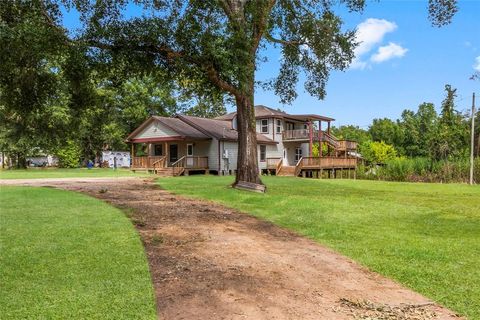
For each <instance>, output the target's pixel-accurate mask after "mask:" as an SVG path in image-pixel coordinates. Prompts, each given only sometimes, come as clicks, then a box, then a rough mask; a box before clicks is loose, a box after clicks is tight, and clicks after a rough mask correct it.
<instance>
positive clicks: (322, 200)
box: [159, 176, 480, 319]
mask: <svg viewBox="0 0 480 320" xmlns="http://www.w3.org/2000/svg"><path fill="white" fill-rule="evenodd" d="M263 180H264V182H265V183H266V185H267V187H268V192H267V194H265V195H263V194H256V193H250V192H246V191H238V190H233V189H231V188H228V187H227V185H228V184H230V183H231V182H233V181H232V178H230V177H214V176H190V177H183V178H171V179H161V180H159V183H160V184H161V186H163V187H164V188H166V189H167V190H170V191H173V192H174V193H178V194H184V195H189V196H193V197H197V198H203V199H209V200H214V201H216V202H219V203H222V204H224V205H227V206H229V207H233V208H237V209H240V210H242V211H244V212H248V213H251V214H253V215H255V216H257V217H260V218H263V219H266V220H269V221H272V222H274V223H276V224H278V225H281V226H284V227H287V228H289V229H292V230H295V231H297V232H299V233H300V234H303V235H305V236H307V237H310V238H312V239H314V240H316V241H318V242H320V243H322V244H325V245H327V246H329V247H331V248H333V249H335V250H337V251H339V252H341V253H343V254H345V255H347V256H349V257H352V258H353V259H355V260H357V261H358V262H360V263H361V264H363V265H365V266H367V267H368V268H370V269H371V270H374V271H377V272H379V273H381V274H384V275H386V276H388V277H391V278H394V279H396V280H398V281H399V282H401V283H403V284H404V285H406V286H408V287H410V288H412V289H414V290H416V291H418V292H420V293H422V294H424V295H426V296H428V297H430V298H432V299H434V300H435V301H438V302H440V303H441V304H443V305H445V306H447V307H449V308H452V309H453V310H455V311H457V312H459V313H461V314H463V315H467V316H468V317H469V319H480V187H479V186H474V187H470V186H467V185H458V184H444V185H441V184H412V183H395V182H379V181H360V180H356V181H353V180H315V179H298V178H281V177H265V178H263Z"/></svg>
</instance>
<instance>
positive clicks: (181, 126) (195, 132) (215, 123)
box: [126, 115, 277, 144]
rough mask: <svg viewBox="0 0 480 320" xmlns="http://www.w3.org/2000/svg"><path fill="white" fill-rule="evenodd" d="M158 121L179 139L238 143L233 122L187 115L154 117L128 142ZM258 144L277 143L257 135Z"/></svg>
mask: <svg viewBox="0 0 480 320" xmlns="http://www.w3.org/2000/svg"><path fill="white" fill-rule="evenodd" d="M154 121H158V122H159V123H161V124H162V125H164V126H165V127H167V128H169V129H171V130H173V131H174V132H175V133H177V134H178V136H175V137H178V138H182V139H185V138H188V139H211V138H215V139H218V140H226V141H237V140H238V132H237V130H235V129H233V128H232V122H231V121H224V120H216V119H207V118H199V117H193V116H186V115H177V116H175V118H167V117H159V116H152V117H150V118H149V119H148V120H146V121H145V122H144V123H142V124H141V125H140V126H139V127H138V128H137V129H135V131H133V132H132V133H131V134H129V135H128V137H127V139H126V141H132V140H134V138H135V137H136V136H137V135H138V134H139V133H140V132H142V131H143V130H144V129H145V128H146V127H147V126H148V125H149V124H151V123H152V122H154ZM257 142H258V143H263V144H276V143H277V142H275V141H273V140H272V139H269V138H267V137H265V136H264V135H262V134H259V133H257Z"/></svg>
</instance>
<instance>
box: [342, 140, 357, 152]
mask: <svg viewBox="0 0 480 320" xmlns="http://www.w3.org/2000/svg"><path fill="white" fill-rule="evenodd" d="M357 146H358V144H357V142H356V141H351V140H339V141H338V149H339V150H342V151H343V150H356V149H357Z"/></svg>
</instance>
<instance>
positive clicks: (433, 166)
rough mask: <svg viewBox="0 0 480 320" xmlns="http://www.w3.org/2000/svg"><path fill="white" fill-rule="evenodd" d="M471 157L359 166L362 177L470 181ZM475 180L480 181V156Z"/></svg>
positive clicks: (394, 179) (399, 160) (444, 181)
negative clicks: (453, 159)
mask: <svg viewBox="0 0 480 320" xmlns="http://www.w3.org/2000/svg"><path fill="white" fill-rule="evenodd" d="M469 174H470V162H469V159H458V160H455V161H437V162H433V161H431V160H430V159H428V158H396V159H393V160H389V161H387V162H386V163H385V165H383V166H373V167H365V166H360V167H359V168H358V172H357V176H358V177H359V178H362V179H370V180H386V181H405V182H443V183H448V182H468V180H469ZM473 178H474V181H475V182H476V183H480V158H476V159H475V162H474V177H473Z"/></svg>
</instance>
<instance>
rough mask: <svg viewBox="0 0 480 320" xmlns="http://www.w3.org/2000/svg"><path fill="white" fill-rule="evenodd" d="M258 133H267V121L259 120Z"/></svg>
mask: <svg viewBox="0 0 480 320" xmlns="http://www.w3.org/2000/svg"><path fill="white" fill-rule="evenodd" d="M260 132H261V133H268V119H263V120H261V126H260Z"/></svg>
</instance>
